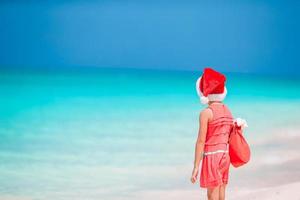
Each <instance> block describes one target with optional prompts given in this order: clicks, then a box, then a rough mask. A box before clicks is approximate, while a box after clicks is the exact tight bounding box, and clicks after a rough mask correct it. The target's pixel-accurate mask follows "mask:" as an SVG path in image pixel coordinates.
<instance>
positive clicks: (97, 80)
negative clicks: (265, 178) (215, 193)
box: [0, 68, 300, 200]
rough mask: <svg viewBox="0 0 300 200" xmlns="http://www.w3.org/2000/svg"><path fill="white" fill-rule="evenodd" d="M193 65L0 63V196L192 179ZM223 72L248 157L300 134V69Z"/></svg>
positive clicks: (136, 190) (119, 191)
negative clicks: (299, 72) (242, 123)
mask: <svg viewBox="0 0 300 200" xmlns="http://www.w3.org/2000/svg"><path fill="white" fill-rule="evenodd" d="M225 74H226V73H225ZM200 75H201V71H197V72H196V71H194V72H192V71H168V70H150V69H144V70H137V69H105V68H87V69H64V70H57V69H45V70H40V69H34V70H29V69H28V70H25V69H22V70H21V69H20V70H1V71H0V199H5V198H7V199H9V198H20V199H41V200H42V199H43V200H44V199H45V200H50V199H51V200H53V199H55V200H60V199H61V200H69V199H70V200H71V199H72V200H75V199H87V200H93V199H101V200H116V199H146V196H147V195H149V193H151V191H173V190H176V189H178V190H184V189H188V188H194V189H195V190H196V189H198V188H199V186H198V185H197V184H196V186H195V185H191V183H190V182H189V178H190V174H191V171H192V167H193V159H194V145H195V141H196V138H197V131H198V118H199V112H200V111H201V109H203V108H204V106H203V105H201V104H200V101H199V98H198V97H197V94H196V90H195V82H196V80H197V78H198V77H199V76H200ZM226 76H227V83H226V84H227V89H228V95H227V97H226V100H225V103H226V104H227V105H228V107H229V108H231V110H232V112H233V115H234V116H235V117H241V118H244V119H246V120H247V122H248V125H249V128H248V129H247V130H245V137H246V138H247V139H248V141H249V143H250V145H252V146H253V148H252V153H253V158H255V159H257V160H259V159H258V158H259V152H260V151H262V149H268V148H273V146H272V143H270V142H268V141H270V139H272V138H274V137H275V136H277V135H281V136H282V135H285V134H286V135H287V136H290V135H292V136H295V135H298V134H299V135H298V136H300V133H299V131H298V130H299V127H300V78H297V77H281V76H266V75H248V74H238V73H227V74H226ZM263 141H267V142H266V143H264V142H263ZM299 142H300V141H299ZM257 144H259V145H260V147H259V148H254V147H255V145H257ZM279 146H280V145H279ZM274 148H275V149H276V148H277V146H275V147H274ZM260 160H261V159H260ZM275 160H276V159H275ZM270 162H271V163H273V162H275V161H274V159H271V160H270ZM252 163H255V162H252ZM254 165H255V164H252V166H254ZM244 176H245V177H247V175H245V174H244ZM248 176H253V175H249V174H248ZM253 177H254V178H253ZM253 177H252V178H253V179H255V175H254V176H253ZM299 178H300V177H299ZM257 179H259V177H257ZM232 184H233V186H234V184H238V182H232ZM1 197H2V198H1ZM144 197H145V198H144ZM164 199H172V198H171V196H166V197H165V198H164Z"/></svg>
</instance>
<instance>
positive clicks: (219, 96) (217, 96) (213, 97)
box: [196, 76, 227, 104]
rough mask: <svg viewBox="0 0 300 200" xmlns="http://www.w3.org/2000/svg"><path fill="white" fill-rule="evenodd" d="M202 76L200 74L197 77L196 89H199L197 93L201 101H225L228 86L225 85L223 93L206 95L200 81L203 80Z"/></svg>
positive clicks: (203, 102)
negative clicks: (201, 88)
mask: <svg viewBox="0 0 300 200" xmlns="http://www.w3.org/2000/svg"><path fill="white" fill-rule="evenodd" d="M201 77H202V76H200V77H199V78H198V79H197V82H196V91H197V94H198V96H199V97H200V101H201V103H202V104H208V102H209V101H223V100H224V99H225V97H226V95H227V89H226V87H225V86H224V92H223V93H221V94H209V95H207V97H206V96H204V95H203V94H202V92H201V90H200V87H199V86H200V81H201Z"/></svg>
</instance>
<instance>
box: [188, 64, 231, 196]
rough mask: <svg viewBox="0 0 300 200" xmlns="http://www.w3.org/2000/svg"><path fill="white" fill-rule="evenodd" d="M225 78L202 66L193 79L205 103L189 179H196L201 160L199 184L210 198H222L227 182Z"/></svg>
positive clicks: (229, 113)
mask: <svg viewBox="0 0 300 200" xmlns="http://www.w3.org/2000/svg"><path fill="white" fill-rule="evenodd" d="M225 81H226V77H225V76H224V75H223V74H221V73H219V72H217V71H214V70H213V69H211V68H205V69H204V72H203V74H202V76H201V77H199V79H198V80H197V83H196V89H197V93H198V95H199V96H200V99H201V103H203V104H208V106H207V108H205V109H204V110H203V111H201V113H200V117H199V125H200V127H199V131H198V138H197V142H196V148H195V161H194V169H193V172H192V177H191V182H192V183H195V181H196V180H197V176H198V172H199V164H200V161H201V160H202V166H201V175H200V187H202V188H207V197H208V199H209V200H224V199H225V187H226V184H227V183H228V173H229V166H230V158H229V154H228V139H229V132H230V128H231V126H232V124H233V120H234V119H233V117H232V114H231V112H230V110H229V109H228V107H227V106H226V105H225V104H223V103H222V101H223V99H224V98H225V96H226V94H227V90H226V87H225Z"/></svg>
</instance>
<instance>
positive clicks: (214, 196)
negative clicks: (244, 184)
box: [207, 187, 220, 200]
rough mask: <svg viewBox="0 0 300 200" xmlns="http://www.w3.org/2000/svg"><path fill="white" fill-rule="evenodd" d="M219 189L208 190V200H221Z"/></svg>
mask: <svg viewBox="0 0 300 200" xmlns="http://www.w3.org/2000/svg"><path fill="white" fill-rule="evenodd" d="M219 188H220V187H213V188H207V198H208V200H219Z"/></svg>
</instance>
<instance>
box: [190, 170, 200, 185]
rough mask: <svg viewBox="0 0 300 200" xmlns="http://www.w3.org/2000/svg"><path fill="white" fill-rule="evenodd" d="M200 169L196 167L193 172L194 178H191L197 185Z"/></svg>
mask: <svg viewBox="0 0 300 200" xmlns="http://www.w3.org/2000/svg"><path fill="white" fill-rule="evenodd" d="M198 171H199V169H198V167H194V169H193V172H192V177H191V182H192V183H195V182H196V180H197V176H198Z"/></svg>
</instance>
